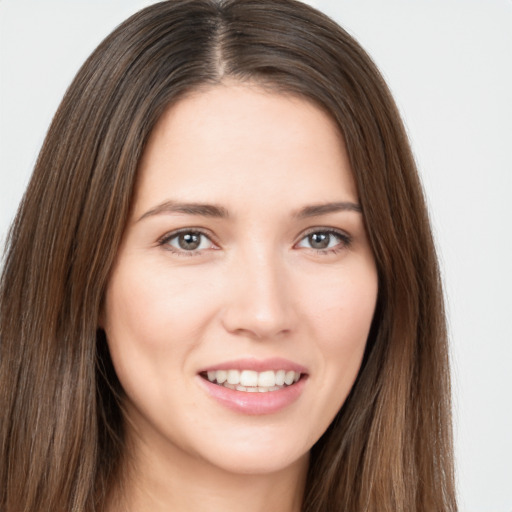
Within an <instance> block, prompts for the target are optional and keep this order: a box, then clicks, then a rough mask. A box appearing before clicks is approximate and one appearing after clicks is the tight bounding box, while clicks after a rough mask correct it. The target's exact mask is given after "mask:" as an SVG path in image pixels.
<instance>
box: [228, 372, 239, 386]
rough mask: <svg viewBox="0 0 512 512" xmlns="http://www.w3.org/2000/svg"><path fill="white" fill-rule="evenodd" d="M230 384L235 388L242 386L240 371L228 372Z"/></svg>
mask: <svg viewBox="0 0 512 512" xmlns="http://www.w3.org/2000/svg"><path fill="white" fill-rule="evenodd" d="M228 384H233V385H234V386H236V385H237V384H240V372H239V371H238V370H228Z"/></svg>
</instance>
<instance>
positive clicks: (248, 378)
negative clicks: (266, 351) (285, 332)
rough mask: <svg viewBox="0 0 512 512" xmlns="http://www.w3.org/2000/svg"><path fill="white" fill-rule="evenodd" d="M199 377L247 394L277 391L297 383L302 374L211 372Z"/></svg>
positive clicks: (289, 372)
mask: <svg viewBox="0 0 512 512" xmlns="http://www.w3.org/2000/svg"><path fill="white" fill-rule="evenodd" d="M200 375H201V377H203V378H204V379H206V380H208V381H210V382H211V383H213V384H217V385H218V386H222V387H225V388H228V389H232V390H235V391H245V392H247V393H267V392H272V391H279V390H280V389H284V388H286V387H289V386H293V384H295V383H297V382H298V381H299V380H300V379H301V377H304V374H302V373H300V372H296V371H293V370H289V371H286V370H276V371H273V370H266V371H263V372H256V371H253V370H241V371H240V370H212V371H208V372H203V373H201V374H200Z"/></svg>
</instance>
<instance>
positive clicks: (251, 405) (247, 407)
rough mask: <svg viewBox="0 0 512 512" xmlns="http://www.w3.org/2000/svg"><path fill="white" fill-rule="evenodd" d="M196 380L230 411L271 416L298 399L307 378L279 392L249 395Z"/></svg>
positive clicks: (200, 378)
mask: <svg viewBox="0 0 512 512" xmlns="http://www.w3.org/2000/svg"><path fill="white" fill-rule="evenodd" d="M230 368H233V367H232V366H231V367H230ZM197 378H198V379H199V384H200V385H201V387H203V389H205V391H206V392H207V393H208V395H209V396H210V397H212V398H213V399H214V400H217V402H219V403H220V404H221V405H223V406H224V407H227V408H228V409H231V410H232V411H235V412H238V413H241V414H248V415H263V414H272V413H276V412H279V411H281V410H283V409H285V408H286V407H288V406H289V405H291V404H292V403H293V402H295V401H296V400H298V399H299V397H300V395H301V394H302V391H303V390H304V386H305V385H306V382H307V376H302V377H301V379H300V380H299V381H298V382H296V383H295V384H292V385H291V386H286V387H284V388H282V389H280V390H279V391H267V392H266V393H260V392H254V393H250V392H247V391H236V390H233V389H229V388H225V387H224V386H220V385H218V384H214V383H213V382H210V381H209V380H206V379H204V378H203V377H201V376H199V375H198V376H197Z"/></svg>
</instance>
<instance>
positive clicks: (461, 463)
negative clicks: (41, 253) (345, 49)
mask: <svg viewBox="0 0 512 512" xmlns="http://www.w3.org/2000/svg"><path fill="white" fill-rule="evenodd" d="M151 3H154V2H153V1H147V0H146V1H144V0H88V1H86V0H73V1H70V0H45V1H44V2H41V1H40V0H0V246H3V242H4V240H5V235H6V232H7V229H8V226H9V224H10V222H11V221H12V218H13V216H14V213H15V210H16V208H17V204H18V202H19V200H20V199H21V196H22V193H23V190H24V188H25V186H26V184H27V181H28V178H29V176H30V173H31V169H32V167H33V165H34V162H35V159H36V156H37V153H38V151H39V148H40V146H41V143H42V141H43V138H44V135H45V132H46V130H47V128H48V125H49V123H50V121H51V118H52V115H53V113H54V112H55V110H56V108H57V106H58V104H59V102H60V99H61V98H62V95H63V94H64V91H65V89H66V87H67V86H68V85H69V83H70V81H71V79H72V77H73V76H74V74H75V73H76V71H77V70H78V67H79V66H80V65H81V63H82V62H83V61H84V60H85V58H86V57H87V56H88V54H89V53H90V52H91V51H92V50H93V49H94V48H95V47H96V46H97V44H98V43H99V42H100V41H101V39H102V38H103V37H104V36H105V35H107V33H109V32H110V31H111V30H112V29H113V28H114V27H115V26H116V25H118V24H119V23H120V22H121V21H122V20H124V19H125V18H126V17H127V16H129V15H130V14H132V13H133V12H135V11H136V10H138V9H139V8H142V7H144V6H146V5H149V4H151ZM308 3H310V4H312V5H314V6H316V7H318V8H320V9H321V10H323V11H324V12H325V13H327V14H329V15H331V16H332V17H334V18H335V19H336V20H337V21H338V22H339V23H340V24H341V25H342V26H344V27H345V28H346V29H347V30H348V31H349V32H350V33H351V34H353V35H354V36H355V37H356V38H357V39H358V40H359V41H360V43H361V44H362V45H363V46H364V47H365V48H366V49H367V50H368V52H369V53H370V54H371V55H372V57H373V58H374V60H375V61H376V63H377V65H378V66H379V67H380V69H381V71H382V72H383V74H384V76H385V78H386V79H387V81H388V83H389V85H390V87H391V89H392V91H393V93H394V95H395V97H396V100H397V102H398V105H399V108H400V110H401V112H402V114H403V117H404V120H405V123H406V126H407V128H408V131H409V135H410V138H411V142H412V146H413V149H414V153H415V155H416V159H417V162H418V165H419V168H420V172H421V176H422V180H423V183H424V186H425V189H426V192H427V196H428V200H429V204H430V207H431V215H432V221H433V226H434V230H435V234H436V238H437V241H438V246H439V253H440V258H441V264H442V268H443V274H444V278H445V285H446V296H447V303H448V314H449V325H450V337H451V342H452V358H453V375H454V401H455V440H456V455H457V470H458V482H459V495H460V505H461V507H460V508H461V511H462V512H512V370H511V367H512V322H511V321H510V317H511V316H512V299H511V291H512V272H511V270H510V267H511V262H512V258H511V254H512V243H511V231H512V229H511V224H512V222H511V220H512V201H511V195H512V178H511V175H512V100H511V91H512V1H511V0H386V1H385V2H384V1H382V0H318V1H314V0H311V1H310V2H308Z"/></svg>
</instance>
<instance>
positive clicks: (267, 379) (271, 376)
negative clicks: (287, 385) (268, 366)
mask: <svg viewBox="0 0 512 512" xmlns="http://www.w3.org/2000/svg"><path fill="white" fill-rule="evenodd" d="M275 385H276V374H275V372H273V371H272V370H269V371H267V372H261V373H260V374H259V376H258V386H259V387H260V388H261V387H266V388H271V387H274V386H275Z"/></svg>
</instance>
